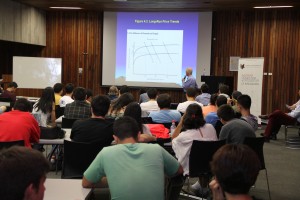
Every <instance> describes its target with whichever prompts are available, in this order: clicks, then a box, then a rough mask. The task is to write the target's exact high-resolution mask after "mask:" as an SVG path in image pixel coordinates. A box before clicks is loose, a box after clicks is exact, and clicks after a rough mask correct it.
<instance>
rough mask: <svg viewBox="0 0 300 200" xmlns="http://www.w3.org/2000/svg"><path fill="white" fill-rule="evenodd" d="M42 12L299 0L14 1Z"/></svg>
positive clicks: (297, 0)
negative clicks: (71, 9)
mask: <svg viewBox="0 0 300 200" xmlns="http://www.w3.org/2000/svg"><path fill="white" fill-rule="evenodd" d="M15 1H17V2H21V3H24V4H27V5H31V6H34V7H37V8H40V9H43V10H50V9H49V7H51V6H59V7H61V6H64V7H65V6H67V7H81V8H83V9H85V10H95V11H212V10H232V9H252V8H253V7H254V6H278V5H293V6H295V7H296V8H299V7H300V0H127V1H126V0H119V1H118V0H115V1H114V0H15Z"/></svg>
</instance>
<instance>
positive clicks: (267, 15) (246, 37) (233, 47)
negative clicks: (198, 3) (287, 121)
mask: <svg viewBox="0 0 300 200" xmlns="http://www.w3.org/2000/svg"><path fill="white" fill-rule="evenodd" d="M213 38H215V40H213V42H212V63H211V68H212V69H211V71H212V75H227V76H234V77H235V83H234V85H235V89H236V84H237V83H236V81H237V72H230V71H229V57H230V56H241V57H264V58H265V63H264V72H268V73H272V75H271V76H264V80H263V100H262V105H263V110H262V112H263V113H268V112H271V111H273V110H274V109H282V110H284V109H285V108H284V105H285V104H286V103H288V104H292V103H294V102H295V101H296V100H297V99H298V97H297V91H298V89H299V87H300V80H299V76H300V70H299V66H300V63H299V61H300V54H299V50H300V49H299V48H300V47H299V46H300V40H299V38H300V12H299V11H298V10H290V9H284V10H267V11H266V10H259V11H223V12H221V11H220V12H214V15H213Z"/></svg>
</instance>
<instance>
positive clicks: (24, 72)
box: [12, 56, 62, 89]
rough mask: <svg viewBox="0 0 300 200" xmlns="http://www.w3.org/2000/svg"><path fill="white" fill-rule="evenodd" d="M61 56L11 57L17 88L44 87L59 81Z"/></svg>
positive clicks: (51, 85)
mask: <svg viewBox="0 0 300 200" xmlns="http://www.w3.org/2000/svg"><path fill="white" fill-rule="evenodd" d="M61 70H62V59H61V58H41V57H20V56H14V57H13V75H12V76H13V81H14V82H16V83H17V84H18V88H33V89H44V88H46V87H53V85H54V84H55V83H61Z"/></svg>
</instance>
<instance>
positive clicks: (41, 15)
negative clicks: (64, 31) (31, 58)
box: [0, 0, 46, 46]
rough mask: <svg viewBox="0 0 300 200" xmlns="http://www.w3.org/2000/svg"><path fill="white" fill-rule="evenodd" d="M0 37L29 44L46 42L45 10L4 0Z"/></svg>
mask: <svg viewBox="0 0 300 200" xmlns="http://www.w3.org/2000/svg"><path fill="white" fill-rule="evenodd" d="M0 27H1V29H0V39H1V40H6V41H14V42H22V43H27V44H35V45H43V46H45V44H46V19H45V12H44V11H41V10H38V9H36V8H34V7H30V6H26V5H24V4H20V3H16V2H13V1H9V0H2V1H1V6H0Z"/></svg>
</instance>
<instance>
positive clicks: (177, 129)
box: [172, 113, 186, 140]
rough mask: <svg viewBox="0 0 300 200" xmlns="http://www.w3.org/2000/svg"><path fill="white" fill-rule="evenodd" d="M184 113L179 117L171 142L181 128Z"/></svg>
mask: <svg viewBox="0 0 300 200" xmlns="http://www.w3.org/2000/svg"><path fill="white" fill-rule="evenodd" d="M185 115H186V114H185V113H184V115H183V116H182V117H181V119H180V122H179V124H178V125H177V127H176V129H175V131H174V133H173V135H172V140H173V139H175V138H176V137H177V136H178V135H179V134H180V132H181V129H182V126H183V118H184V117H185Z"/></svg>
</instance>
